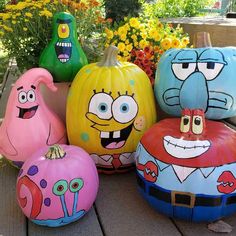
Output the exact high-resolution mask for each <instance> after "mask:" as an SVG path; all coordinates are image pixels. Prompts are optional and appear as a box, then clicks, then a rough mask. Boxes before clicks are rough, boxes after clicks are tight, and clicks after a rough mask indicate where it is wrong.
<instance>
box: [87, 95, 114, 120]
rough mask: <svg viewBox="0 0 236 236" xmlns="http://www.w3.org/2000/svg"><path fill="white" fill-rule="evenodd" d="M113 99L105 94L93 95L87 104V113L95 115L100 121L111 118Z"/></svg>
mask: <svg viewBox="0 0 236 236" xmlns="http://www.w3.org/2000/svg"><path fill="white" fill-rule="evenodd" d="M112 102H113V98H112V97H111V96H110V95H109V94H107V93H97V94H94V95H93V97H92V98H91V100H90V102H89V112H91V113H93V114H95V115H97V116H98V117H99V118H100V119H110V118H111V117H112V113H111V104H112Z"/></svg>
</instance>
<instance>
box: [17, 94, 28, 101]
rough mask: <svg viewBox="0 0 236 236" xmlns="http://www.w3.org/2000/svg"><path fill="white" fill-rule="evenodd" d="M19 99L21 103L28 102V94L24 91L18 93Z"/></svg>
mask: <svg viewBox="0 0 236 236" xmlns="http://www.w3.org/2000/svg"><path fill="white" fill-rule="evenodd" d="M18 100H19V102H20V103H26V102H27V94H26V92H24V91H21V92H20V93H19V95H18Z"/></svg>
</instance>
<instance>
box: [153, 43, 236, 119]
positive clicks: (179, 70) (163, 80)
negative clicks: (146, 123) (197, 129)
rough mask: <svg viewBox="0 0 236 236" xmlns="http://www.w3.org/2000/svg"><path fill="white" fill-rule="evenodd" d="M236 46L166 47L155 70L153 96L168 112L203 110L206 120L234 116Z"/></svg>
mask: <svg viewBox="0 0 236 236" xmlns="http://www.w3.org/2000/svg"><path fill="white" fill-rule="evenodd" d="M235 75H236V48H235V47H225V48H220V47H218V48H217V47H201V48H195V47H194V48H187V49H171V50H168V51H167V52H166V53H165V54H164V55H163V56H162V57H161V59H160V62H159V64H158V67H157V72H156V81H155V95H156V98H157V100H158V103H159V104H160V107H161V108H162V109H163V110H164V111H165V112H166V113H168V114H171V115H174V116H180V115H181V110H182V109H184V108H191V109H197V108H201V109H203V110H204V112H205V114H206V117H207V118H209V119H223V118H227V117H231V116H235V115H236V76H235Z"/></svg>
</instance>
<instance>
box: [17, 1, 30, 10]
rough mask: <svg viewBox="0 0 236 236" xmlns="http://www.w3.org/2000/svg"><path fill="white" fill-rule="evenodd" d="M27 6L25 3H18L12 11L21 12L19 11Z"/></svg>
mask: <svg viewBox="0 0 236 236" xmlns="http://www.w3.org/2000/svg"><path fill="white" fill-rule="evenodd" d="M27 6H28V3H27V2H18V3H17V4H16V6H15V7H14V9H15V10H19V11H21V10H23V9H25V8H26V7H27Z"/></svg>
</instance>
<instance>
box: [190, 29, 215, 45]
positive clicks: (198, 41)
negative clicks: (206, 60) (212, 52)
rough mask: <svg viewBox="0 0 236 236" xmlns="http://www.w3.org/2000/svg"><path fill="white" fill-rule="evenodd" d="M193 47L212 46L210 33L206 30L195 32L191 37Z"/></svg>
mask: <svg viewBox="0 0 236 236" xmlns="http://www.w3.org/2000/svg"><path fill="white" fill-rule="evenodd" d="M193 47H194V48H207V47H212V45H211V37H210V34H209V33H208V32H197V33H195V34H194V37H193Z"/></svg>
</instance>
